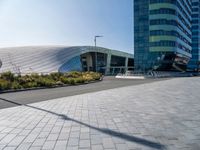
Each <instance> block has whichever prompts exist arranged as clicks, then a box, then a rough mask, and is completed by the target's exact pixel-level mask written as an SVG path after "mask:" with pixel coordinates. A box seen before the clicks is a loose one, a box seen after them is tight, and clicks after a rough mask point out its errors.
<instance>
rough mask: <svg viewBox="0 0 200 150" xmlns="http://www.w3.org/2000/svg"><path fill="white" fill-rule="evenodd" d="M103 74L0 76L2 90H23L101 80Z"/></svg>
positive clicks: (72, 73) (3, 74)
mask: <svg viewBox="0 0 200 150" xmlns="http://www.w3.org/2000/svg"><path fill="white" fill-rule="evenodd" d="M100 78H101V74H99V73H95V72H77V71H73V72H69V73H64V74H63V73H51V74H49V75H48V74H45V75H38V74H36V73H34V74H31V75H25V76H14V74H12V73H11V72H5V73H2V74H0V90H8V89H21V88H33V87H52V86H55V85H63V84H69V85H75V84H78V83H85V82H90V81H94V80H99V79H100Z"/></svg>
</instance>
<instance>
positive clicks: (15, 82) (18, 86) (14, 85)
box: [11, 81, 22, 89]
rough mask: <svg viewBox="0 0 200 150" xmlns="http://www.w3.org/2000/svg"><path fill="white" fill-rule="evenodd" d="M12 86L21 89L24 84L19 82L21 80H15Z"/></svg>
mask: <svg viewBox="0 0 200 150" xmlns="http://www.w3.org/2000/svg"><path fill="white" fill-rule="evenodd" d="M11 88H12V89H21V88H22V86H21V85H20V84H19V82H17V81H14V82H12V85H11Z"/></svg>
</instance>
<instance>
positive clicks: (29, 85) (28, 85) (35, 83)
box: [23, 82, 38, 88]
mask: <svg viewBox="0 0 200 150" xmlns="http://www.w3.org/2000/svg"><path fill="white" fill-rule="evenodd" d="M33 87H38V84H37V82H27V83H25V84H23V88H33Z"/></svg>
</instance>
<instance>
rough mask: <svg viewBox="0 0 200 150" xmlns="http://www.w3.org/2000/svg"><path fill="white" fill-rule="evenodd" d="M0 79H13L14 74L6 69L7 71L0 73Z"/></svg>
mask: <svg viewBox="0 0 200 150" xmlns="http://www.w3.org/2000/svg"><path fill="white" fill-rule="evenodd" d="M1 79H4V80H8V81H14V79H15V76H14V74H13V73H11V72H10V71H8V72H4V73H1Z"/></svg>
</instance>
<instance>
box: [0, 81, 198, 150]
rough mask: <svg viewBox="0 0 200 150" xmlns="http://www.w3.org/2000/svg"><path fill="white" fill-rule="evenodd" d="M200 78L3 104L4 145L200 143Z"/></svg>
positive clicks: (0, 136)
mask: <svg viewBox="0 0 200 150" xmlns="http://www.w3.org/2000/svg"><path fill="white" fill-rule="evenodd" d="M199 88H200V78H175V79H171V80H165V81H160V82H154V83H149V84H143V85H138V86H129V87H123V88H118V89H111V90H106V91H100V92H94V93H88V94H82V95H77V96H71V97H65V98H59V99H54V100H49V101H44V102H40V103H35V104H30V105H21V106H20V105H19V106H18V107H13V108H7V109H1V110H0V150H1V149H4V150H7V149H19V150H23V149H24V150H27V149H30V150H39V149H44V150H50V149H56V150H67V149H70V150H73V149H75V150H77V149H80V150H86V149H92V150H103V149H104V150H106V149H109V150H111V149H116V150H126V149H127V150H129V149H130V150H151V149H152V150H153V149H172V150H175V149H180V150H184V149H185V150H188V149H189V150H199V149H200V90H199Z"/></svg>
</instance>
